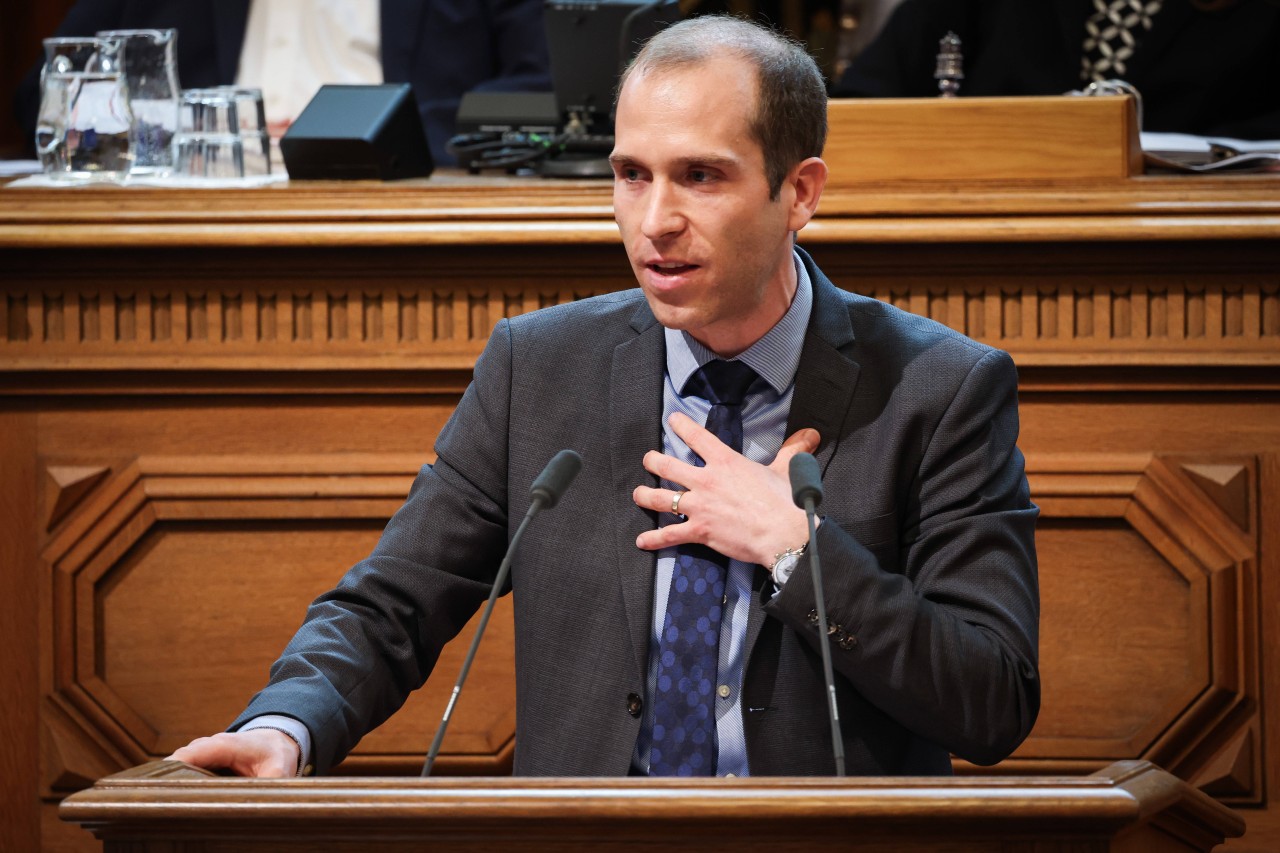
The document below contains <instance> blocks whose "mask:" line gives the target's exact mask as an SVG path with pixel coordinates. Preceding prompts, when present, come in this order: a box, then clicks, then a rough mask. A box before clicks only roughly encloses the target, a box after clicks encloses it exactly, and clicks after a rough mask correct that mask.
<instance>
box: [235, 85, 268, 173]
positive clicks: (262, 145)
mask: <svg viewBox="0 0 1280 853" xmlns="http://www.w3.org/2000/svg"><path fill="white" fill-rule="evenodd" d="M232 91H233V93H234V95H235V99H236V116H237V118H239V119H240V142H241V145H242V147H243V149H244V173H245V174H246V175H270V174H271V135H270V134H269V133H268V132H267V114H266V110H264V109H263V105H262V90H261V89H252V88H244V87H241V88H236V89H233V90H232Z"/></svg>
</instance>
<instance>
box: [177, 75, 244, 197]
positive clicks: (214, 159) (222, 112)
mask: <svg viewBox="0 0 1280 853" xmlns="http://www.w3.org/2000/svg"><path fill="white" fill-rule="evenodd" d="M174 147H175V149H176V156H177V171H178V174H180V175H184V176H187V177H193V178H240V177H243V176H244V145H243V143H242V142H241V141H240V119H239V115H238V110H237V104H236V95H235V90H234V89H232V88H231V87H227V86H224V87H218V88H213V89H187V90H186V91H184V92H183V93H182V98H181V103H180V105H179V107H178V133H177V136H176V137H175V142H174Z"/></svg>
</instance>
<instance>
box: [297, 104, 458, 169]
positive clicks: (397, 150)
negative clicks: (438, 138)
mask: <svg viewBox="0 0 1280 853" xmlns="http://www.w3.org/2000/svg"><path fill="white" fill-rule="evenodd" d="M280 153H281V155H283V157H284V166H285V169H286V170H287V171H288V173H289V179H290V180H303V181H305V180H334V179H338V180H383V181H390V180H395V179H397V178H425V177H427V176H428V175H430V174H431V171H432V170H433V169H434V168H435V162H434V161H433V160H432V159H431V149H430V148H429V147H428V146H427V134H426V131H425V130H424V129H423V127H422V117H421V115H420V114H419V113H418V104H417V101H416V100H415V99H414V97H413V88H412V87H411V86H410V85H409V84H408V83H384V84H382V85H376V86H346V85H325V86H321V87H320V90H319V91H318V92H316V94H315V97H313V98H312V99H311V102H310V103H308V104H307V106H306V109H304V110H303V111H302V114H301V115H300V116H298V118H297V120H296V121H294V123H293V124H292V125H290V126H289V130H288V131H286V132H285V135H284V137H283V138H282V139H281V140H280Z"/></svg>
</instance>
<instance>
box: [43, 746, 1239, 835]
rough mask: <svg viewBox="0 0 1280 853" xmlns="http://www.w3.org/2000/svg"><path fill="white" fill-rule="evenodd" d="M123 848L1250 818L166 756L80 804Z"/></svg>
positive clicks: (875, 792) (1146, 804)
mask: <svg viewBox="0 0 1280 853" xmlns="http://www.w3.org/2000/svg"><path fill="white" fill-rule="evenodd" d="M61 813H62V815H63V817H64V818H65V819H66V820H71V821H75V822H77V823H80V824H81V825H83V826H85V827H86V828H87V829H91V830H92V831H93V832H94V834H95V835H97V836H98V837H99V838H101V839H102V840H103V841H104V842H105V847H106V850H107V853H113V852H114V851H128V853H152V851H154V853H169V851H172V850H174V849H181V850H183V851H184V853H197V851H204V850H210V851H212V850H220V851H233V852H234V853H251V851H278V850H281V849H286V848H287V849H291V850H327V851H352V853H363V851H366V850H370V849H374V848H376V849H378V850H388V851H419V850H448V851H475V852H476V853H481V851H493V850H503V849H511V848H515V849H519V850H522V851H547V853H563V851H605V850H621V851H633V850H669V851H689V853H701V851H705V850H735V851H736V850H741V851H759V853H773V851H777V850H788V851H827V850H832V849H836V850H857V851H861V853H932V851H947V853H966V851H972V853H992V851H1005V853H1076V851H1078V853H1086V851H1087V852H1088V853H1101V851H1117V853H1125V851H1136V850H1142V851H1148V853H1157V851H1159V853H1177V852H1178V851H1181V853H1192V851H1205V853H1207V851H1209V850H1211V849H1213V847H1214V845H1216V844H1219V843H1221V842H1222V840H1223V838H1224V836H1238V835H1239V834H1240V833H1241V832H1242V831H1243V829H1244V822H1243V821H1242V820H1240V818H1239V817H1238V816H1237V815H1235V814H1233V813H1232V812H1231V811H1230V810H1228V809H1226V808H1224V807H1223V806H1222V805H1220V804H1218V803H1216V802H1214V801H1213V800H1212V799H1210V798H1209V797H1207V796H1205V795H1204V794H1202V793H1200V792H1198V791H1196V790H1194V789H1192V788H1191V787H1190V786H1189V785H1187V784H1186V783H1184V782H1181V781H1179V780H1177V779H1175V778H1174V777H1172V776H1170V775H1169V774H1168V773H1165V772H1164V771H1162V770H1159V769H1158V768H1155V767H1153V766H1152V765H1150V764H1148V763H1146V762H1143V761H1127V762H1117V763H1116V764H1115V765H1112V766H1111V767H1108V768H1106V769H1105V770H1102V771H1100V772H1098V773H1097V774H1094V775H1092V776H1087V777H1077V778H1053V777H1035V778H1024V779H1009V778H1002V777H988V778H978V779H975V778H954V779H937V778H934V779H924V778H918V777H916V778H862V779H853V778H851V779H786V778H781V779H780V778H775V779H712V780H705V779H702V780H688V779H511V778H506V779H474V780H446V779H386V778H381V779H368V780H363V779H350V778H348V779H274V780H262V781H259V780H252V779H210V778H207V777H204V778H202V777H201V776H200V775H199V773H198V772H196V771H194V770H192V769H190V768H186V767H185V766H184V765H181V764H178V763H176V762H155V763H153V764H151V765H146V766H143V767H139V768H136V769H134V770H130V771H126V772H124V773H121V774H119V775H116V776H113V777H109V778H107V779H103V780H101V781H100V782H99V783H98V784H96V785H95V786H94V787H93V788H92V789H90V790H88V791H83V792H81V793H78V794H73V795H72V796H71V797H70V798H68V799H67V801H66V802H65V803H64V804H63V806H62V808H61Z"/></svg>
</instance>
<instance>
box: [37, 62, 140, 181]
mask: <svg viewBox="0 0 1280 853" xmlns="http://www.w3.org/2000/svg"><path fill="white" fill-rule="evenodd" d="M123 52H124V48H123V46H122V44H121V42H120V41H119V40H118V39H106V38H49V39H45V40H44V53H45V61H44V67H43V68H42V69H41V71H40V115H39V118H38V119H37V122H36V151H37V152H38V153H39V155H40V163H41V165H42V166H43V168H44V171H45V174H47V175H48V176H49V177H51V178H54V179H56V180H66V181H94V180H113V181H119V180H123V179H124V178H125V177H126V176H127V175H128V174H129V169H130V167H131V166H132V165H133V150H132V145H131V141H130V138H129V128H130V125H131V124H132V121H133V115H132V113H131V112H130V110H129V94H128V85H127V83H126V81H125V76H124V73H123V70H122V68H121V59H122V55H123Z"/></svg>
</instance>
